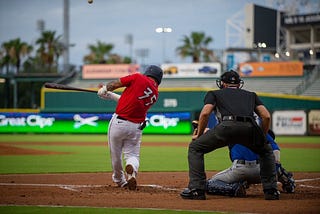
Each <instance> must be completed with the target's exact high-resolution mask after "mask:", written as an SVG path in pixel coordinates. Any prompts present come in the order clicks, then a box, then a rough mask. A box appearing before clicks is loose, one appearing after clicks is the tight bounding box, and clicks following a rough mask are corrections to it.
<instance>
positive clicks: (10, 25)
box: [0, 0, 317, 66]
mask: <svg viewBox="0 0 320 214" xmlns="http://www.w3.org/2000/svg"><path fill="white" fill-rule="evenodd" d="M285 1H286V0H281V2H285ZM287 1H288V0H287ZM291 1H293V0H291ZM274 2H275V1H271V0H94V2H93V3H92V4H88V2H87V0H69V25H70V30H69V42H70V43H71V44H73V46H72V47H71V48H70V55H69V61H70V63H71V64H73V65H76V66H81V65H82V64H83V57H84V55H86V54H88V53H89V49H88V45H89V44H92V45H95V44H96V43H97V41H101V42H104V43H111V44H113V45H114V49H113V51H112V53H116V54H119V55H121V56H131V54H132V57H133V59H134V60H135V61H136V62H137V63H144V64H161V63H163V62H164V61H170V62H173V63H186V62H190V61H191V59H190V58H186V59H182V58H180V57H179V56H178V55H177V54H176V51H175V49H176V48H177V47H178V46H181V45H182V44H183V43H182V38H183V37H184V36H190V35H191V32H204V33H205V35H206V36H210V37H212V38H213V42H212V43H211V44H210V46H209V48H211V49H224V48H226V21H227V20H228V19H230V18H231V17H232V16H233V15H234V14H236V13H238V12H239V11H244V7H245V5H246V4H249V3H254V4H257V5H260V6H265V7H271V8H272V7H273V5H274ZM311 2H317V0H311ZM63 5H64V0H6V1H5V0H0V44H2V43H3V42H6V41H9V40H11V39H15V38H20V39H21V40H22V41H23V42H27V43H28V44H32V45H35V41H36V40H37V39H38V38H39V37H40V31H39V29H38V27H37V22H38V21H39V20H43V21H44V29H45V30H50V31H56V35H63ZM158 27H170V28H172V32H171V33H156V32H155V29H156V28H158ZM127 35H132V38H133V40H132V41H133V42H132V46H130V44H128V43H127V42H126V36H127ZM131 50H132V51H131ZM139 50H140V51H141V50H147V51H148V52H147V53H148V54H147V56H146V57H140V56H138V55H137V52H138V51H139Z"/></svg>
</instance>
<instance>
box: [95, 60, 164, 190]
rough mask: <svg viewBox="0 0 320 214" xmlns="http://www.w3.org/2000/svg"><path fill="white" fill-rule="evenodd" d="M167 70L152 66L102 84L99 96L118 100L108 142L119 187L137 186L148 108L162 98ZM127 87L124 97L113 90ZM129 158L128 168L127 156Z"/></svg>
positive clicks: (111, 121) (132, 188)
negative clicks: (162, 85)
mask: <svg viewBox="0 0 320 214" xmlns="http://www.w3.org/2000/svg"><path fill="white" fill-rule="evenodd" d="M162 76H163V71H162V70H161V68H160V67H158V66H155V65H151V66H148V67H147V68H146V70H145V72H144V74H140V73H135V74H131V75H128V76H125V77H122V78H120V79H118V80H114V81H111V82H109V83H107V84H106V85H104V84H99V86H98V87H99V88H100V89H99V91H98V96H99V97H100V98H102V99H112V100H116V101H118V103H117V107H116V110H115V113H114V114H113V116H112V118H111V120H110V123H109V127H108V145H109V150H110V156H111V162H112V170H113V174H112V180H113V182H115V183H116V184H117V185H118V186H119V187H128V188H129V189H130V190H135V189H136V187H137V180H136V177H137V173H138V170H139V166H140V145H141V136H142V130H143V128H144V127H145V125H146V121H145V120H146V116H147V111H148V110H149V109H150V107H151V106H152V105H153V104H154V103H155V102H156V101H157V99H158V86H159V85H160V83H161V80H162ZM121 87H125V90H124V91H123V93H122V95H121V97H120V96H119V95H117V94H114V93H110V92H111V91H114V90H115V89H117V88H121ZM122 157H123V158H124V161H125V172H126V173H124V170H123V160H122Z"/></svg>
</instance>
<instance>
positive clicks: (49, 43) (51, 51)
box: [36, 31, 64, 72]
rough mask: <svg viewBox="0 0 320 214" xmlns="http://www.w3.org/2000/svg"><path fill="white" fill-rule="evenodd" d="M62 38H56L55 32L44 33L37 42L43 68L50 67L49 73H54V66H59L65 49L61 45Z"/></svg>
mask: <svg viewBox="0 0 320 214" xmlns="http://www.w3.org/2000/svg"><path fill="white" fill-rule="evenodd" d="M60 38H61V35H60V36H57V37H56V32H55V31H44V32H42V34H41V37H40V38H39V39H38V40H37V41H36V44H39V45H40V47H39V48H38V50H37V53H38V55H39V57H40V59H41V63H42V65H43V66H48V72H51V71H52V65H53V64H55V63H56V64H57V63H58V62H57V61H58V59H59V56H60V55H61V54H62V52H63V50H64V47H63V45H61V44H62V43H61V42H60Z"/></svg>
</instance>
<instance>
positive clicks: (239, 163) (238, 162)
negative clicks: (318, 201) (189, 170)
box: [192, 121, 296, 197]
mask: <svg viewBox="0 0 320 214" xmlns="http://www.w3.org/2000/svg"><path fill="white" fill-rule="evenodd" d="M192 124H193V127H194V132H196V131H197V121H193V122H192ZM266 137H267V141H268V142H269V143H270V144H271V146H272V149H273V154H274V156H275V167H276V172H277V179H278V182H280V183H281V184H282V190H283V191H284V192H286V193H293V192H294V191H295V187H296V185H295V180H294V178H293V174H292V173H291V172H288V171H287V170H285V169H284V168H283V167H282V165H281V162H280V148H279V146H278V144H277V143H276V142H275V134H274V133H273V131H272V130H269V132H268V134H267V136H266ZM229 154H230V159H231V161H232V165H231V166H230V167H229V168H228V169H225V170H223V171H221V172H219V173H217V174H216V175H214V176H212V178H211V179H209V180H207V184H206V192H207V194H212V195H225V196H231V197H245V196H246V189H247V188H249V186H250V184H258V183H261V180H260V166H259V164H260V163H259V156H258V155H257V154H255V153H254V152H252V151H251V150H250V149H248V148H247V147H245V146H242V145H241V144H235V145H230V146H229Z"/></svg>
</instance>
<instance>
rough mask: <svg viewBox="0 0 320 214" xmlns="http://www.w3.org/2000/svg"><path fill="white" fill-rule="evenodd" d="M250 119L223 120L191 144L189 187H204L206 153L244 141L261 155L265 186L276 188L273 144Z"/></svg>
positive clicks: (261, 171) (261, 175)
mask: <svg viewBox="0 0 320 214" xmlns="http://www.w3.org/2000/svg"><path fill="white" fill-rule="evenodd" d="M261 133H262V132H261V131H260V132H259V131H258V130H257V127H256V126H254V125H253V124H252V123H251V122H239V121H222V122H221V123H220V124H218V125H217V126H216V127H215V128H213V129H211V130H209V131H207V132H206V133H204V134H203V135H201V136H200V137H199V138H198V139H196V140H193V141H192V142H191V143H190V144H189V150H188V162H189V185H188V188H189V189H201V190H204V189H205V184H206V173H205V167H204V154H206V153H209V152H211V151H214V150H216V149H218V148H221V147H224V146H227V145H229V144H242V145H244V146H246V147H248V148H250V149H251V150H252V151H253V152H255V153H257V154H258V155H259V156H260V177H261V183H262V186H263V189H264V190H266V189H277V180H276V171H275V161H274V155H273V152H272V148H271V146H270V144H266V143H265V136H264V135H263V134H261Z"/></svg>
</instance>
